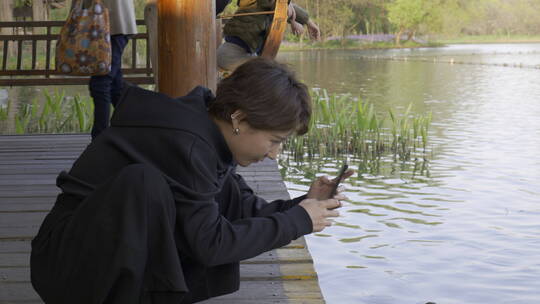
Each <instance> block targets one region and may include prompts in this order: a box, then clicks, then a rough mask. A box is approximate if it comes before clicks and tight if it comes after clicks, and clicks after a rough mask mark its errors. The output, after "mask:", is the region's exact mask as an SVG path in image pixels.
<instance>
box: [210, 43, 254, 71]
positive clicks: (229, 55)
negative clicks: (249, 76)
mask: <svg viewBox="0 0 540 304" xmlns="http://www.w3.org/2000/svg"><path fill="white" fill-rule="evenodd" d="M253 57H254V55H253V54H250V53H248V52H246V50H244V49H243V48H242V47H241V46H238V45H236V44H234V43H230V42H224V43H223V44H222V45H220V46H219V48H218V50H217V65H218V67H219V68H220V69H223V70H226V71H231V72H232V71H234V70H235V69H236V68H237V67H238V66H240V65H241V64H242V63H244V62H246V61H248V60H250V59H252V58H253Z"/></svg>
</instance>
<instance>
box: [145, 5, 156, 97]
mask: <svg viewBox="0 0 540 304" xmlns="http://www.w3.org/2000/svg"><path fill="white" fill-rule="evenodd" d="M157 10H158V8H157V0H147V1H146V6H145V7H144V22H145V23H146V32H147V33H148V41H147V43H148V44H149V50H150V54H147V55H146V56H150V64H151V65H152V72H153V73H154V84H155V85H156V89H155V90H156V91H157V90H158V88H159V81H158V79H159V78H158V75H159V68H158V39H157V38H158V37H157V35H158V29H157V27H158V25H157V22H158V19H157V18H158V12H157Z"/></svg>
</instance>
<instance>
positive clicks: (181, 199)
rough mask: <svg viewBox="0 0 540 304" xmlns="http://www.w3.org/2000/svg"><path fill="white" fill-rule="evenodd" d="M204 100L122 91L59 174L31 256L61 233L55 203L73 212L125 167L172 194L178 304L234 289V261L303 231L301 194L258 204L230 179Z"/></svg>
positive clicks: (230, 165)
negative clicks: (151, 171) (139, 167)
mask: <svg viewBox="0 0 540 304" xmlns="http://www.w3.org/2000/svg"><path fill="white" fill-rule="evenodd" d="M212 100H213V97H212V95H211V93H210V91H209V90H207V89H204V88H201V87H198V88H196V89H195V90H194V91H192V92H191V93H190V94H189V95H188V96H185V97H182V98H179V99H171V98H169V97H167V96H165V95H163V94H159V93H155V92H152V91H147V90H144V89H141V88H138V87H131V88H129V89H127V90H126V93H125V94H124V96H123V98H122V99H121V102H120V104H119V105H118V106H117V108H116V111H115V114H114V116H113V118H112V121H111V127H110V128H109V129H107V130H106V131H104V132H103V133H102V134H101V135H100V136H99V137H97V138H96V139H95V140H94V141H93V142H92V144H90V145H89V146H88V148H87V149H86V150H85V151H84V152H83V153H82V155H81V156H80V157H79V158H78V159H77V160H76V162H75V163H74V165H73V167H72V169H71V170H70V171H69V172H68V173H66V172H63V173H62V174H60V176H59V178H58V180H57V184H58V186H59V187H60V188H61V189H62V194H61V195H60V196H59V198H58V200H57V203H56V206H55V209H56V210H55V209H53V211H52V212H51V214H49V215H48V217H47V219H46V220H45V222H44V224H43V225H42V227H41V229H40V232H39V234H38V236H37V237H36V239H35V240H34V243H33V253H32V254H33V255H34V253H35V255H36V257H38V256H39V250H40V249H39V248H45V247H46V242H47V241H46V240H47V239H48V238H49V237H50V235H54V234H55V233H64V232H63V230H64V228H59V226H60V225H63V224H61V219H63V218H65V217H66V216H65V215H64V213H66V212H67V211H62V208H61V207H60V210H58V208H57V206H63V205H65V204H66V201H70V202H69V204H71V205H76V204H77V202H80V201H82V200H84V199H85V198H87V197H88V196H90V195H91V194H92V193H93V191H94V189H95V188H96V187H98V186H99V185H100V184H102V183H103V182H104V181H107V180H109V179H110V178H111V177H112V176H115V174H117V172H119V171H120V170H122V168H125V167H126V166H128V165H130V164H145V165H148V166H150V167H152V168H155V169H157V170H158V171H159V172H160V174H161V175H162V176H163V178H164V179H165V180H166V182H167V184H168V186H169V188H170V190H171V193H172V197H173V199H174V205H175V209H176V211H175V217H176V218H175V220H176V224H175V229H174V244H172V245H173V246H172V248H176V249H177V254H174V255H175V256H178V259H179V260H180V262H181V270H179V271H182V272H183V277H184V281H185V282H184V283H185V285H186V286H187V289H188V291H187V293H186V296H185V297H184V301H183V302H182V303H191V302H195V301H199V300H203V299H206V298H209V297H214V296H218V295H222V294H226V293H230V292H233V291H235V290H237V289H238V288H239V263H238V262H239V261H241V260H244V259H248V258H251V257H254V256H257V255H259V254H261V253H262V252H265V251H268V250H271V249H273V248H278V247H281V246H283V245H286V244H287V243H289V242H290V241H291V240H294V239H296V238H298V237H300V236H302V235H305V234H308V233H310V232H311V231H312V223H311V220H310V218H309V215H308V214H307V212H306V211H305V210H304V209H303V208H302V207H300V206H298V203H299V202H300V201H301V200H302V199H303V197H300V198H298V199H295V200H288V201H281V200H280V201H275V202H272V203H266V202H265V201H264V200H262V199H261V198H259V197H257V196H255V195H254V194H253V192H252V191H251V189H249V187H248V186H247V185H246V184H245V182H244V181H243V179H242V178H241V177H240V176H239V175H237V174H236V173H235V170H234V168H235V164H234V161H233V159H232V155H231V153H230V151H229V149H228V147H227V145H226V142H225V139H224V138H223V136H222V135H221V132H220V131H219V129H218V127H217V125H216V124H215V123H214V122H213V121H212V120H211V119H210V118H209V115H208V113H207V105H206V102H209V101H212ZM126 191H130V190H129V189H126ZM232 200H234V201H232ZM70 208H71V207H70ZM70 212H72V211H70ZM120 241H121V240H120ZM51 252H54V250H53V251H51ZM50 254H52V253H50ZM141 262H144V261H141ZM168 262H169V261H161V263H168ZM170 262H171V265H173V264H174V263H173V262H174V261H170ZM176 262H177V261H176ZM35 263H36V264H39V259H38V258H36V262H35ZM164 280H165V281H166V280H167V278H165V279H164ZM180 286H183V284H180ZM134 292H137V291H134Z"/></svg>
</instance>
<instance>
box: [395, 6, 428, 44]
mask: <svg viewBox="0 0 540 304" xmlns="http://www.w3.org/2000/svg"><path fill="white" fill-rule="evenodd" d="M434 2H436V0H395V1H394V2H391V3H389V4H388V5H387V9H388V20H389V21H390V22H391V23H392V24H393V25H394V26H395V27H396V29H397V31H396V37H395V41H396V44H397V45H400V40H401V36H402V35H403V34H404V33H405V32H408V34H409V35H408V40H410V39H411V38H412V37H413V36H414V34H415V33H416V31H417V30H418V28H419V26H420V25H421V24H423V23H425V22H426V21H427V20H428V17H429V15H430V13H431V10H432V8H433V7H434V6H435V5H434V4H435V3H434Z"/></svg>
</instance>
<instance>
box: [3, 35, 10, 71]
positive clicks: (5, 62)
mask: <svg viewBox="0 0 540 304" xmlns="http://www.w3.org/2000/svg"><path fill="white" fill-rule="evenodd" d="M8 47H9V41H6V40H4V54H3V57H2V71H5V70H6V69H7V57H8Z"/></svg>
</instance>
